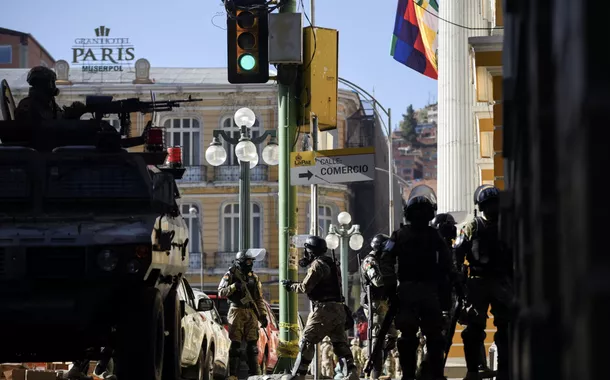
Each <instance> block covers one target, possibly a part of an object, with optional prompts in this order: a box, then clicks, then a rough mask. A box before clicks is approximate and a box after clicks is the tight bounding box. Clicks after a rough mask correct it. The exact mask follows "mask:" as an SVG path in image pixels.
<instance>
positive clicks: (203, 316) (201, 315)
mask: <svg viewBox="0 0 610 380" xmlns="http://www.w3.org/2000/svg"><path fill="white" fill-rule="evenodd" d="M199 316H200V317H201V319H203V321H204V322H205V321H207V319H206V318H205V315H203V313H199Z"/></svg>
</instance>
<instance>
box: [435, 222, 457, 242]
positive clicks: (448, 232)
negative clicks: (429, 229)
mask: <svg viewBox="0 0 610 380" xmlns="http://www.w3.org/2000/svg"><path fill="white" fill-rule="evenodd" d="M438 230H439V232H440V233H441V236H442V237H444V238H445V239H455V238H456V237H457V228H455V226H454V225H452V224H449V223H443V224H441V225H440V226H439V227H438Z"/></svg>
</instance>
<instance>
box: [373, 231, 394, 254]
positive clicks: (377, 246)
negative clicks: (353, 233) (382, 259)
mask: <svg viewBox="0 0 610 380" xmlns="http://www.w3.org/2000/svg"><path fill="white" fill-rule="evenodd" d="M389 239H390V237H389V236H388V235H385V234H377V235H375V237H373V240H371V248H373V251H375V252H381V251H382V250H383V247H384V246H385V242H386V241H388V240H389Z"/></svg>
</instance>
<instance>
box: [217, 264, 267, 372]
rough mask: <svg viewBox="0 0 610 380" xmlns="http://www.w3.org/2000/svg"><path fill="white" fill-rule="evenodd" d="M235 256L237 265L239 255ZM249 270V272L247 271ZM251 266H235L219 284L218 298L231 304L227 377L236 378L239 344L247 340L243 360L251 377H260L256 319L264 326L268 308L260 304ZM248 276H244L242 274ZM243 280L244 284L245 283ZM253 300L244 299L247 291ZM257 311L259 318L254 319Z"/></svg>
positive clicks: (260, 292) (257, 287)
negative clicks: (245, 359) (226, 299)
mask: <svg viewBox="0 0 610 380" xmlns="http://www.w3.org/2000/svg"><path fill="white" fill-rule="evenodd" d="M240 254H241V252H240V253H238V260H237V261H238V263H239V261H240V260H239V255H240ZM247 269H250V270H247ZM251 270H252V266H251V265H249V266H246V265H234V266H233V267H231V269H229V271H228V272H227V273H225V275H224V276H223V278H222V280H221V281H220V284H219V285H218V295H219V296H220V297H227V298H228V299H229V303H230V304H231V306H230V308H229V312H228V315H227V319H228V322H229V339H231V348H230V349H229V376H230V377H231V378H232V377H236V376H237V373H238V371H239V358H240V356H241V343H242V342H243V341H244V340H245V341H246V357H247V360H248V368H249V374H250V376H255V375H258V374H260V367H259V366H258V336H259V324H258V322H259V318H260V322H261V324H262V325H263V327H266V326H267V312H266V310H267V308H266V307H265V302H264V301H263V288H262V285H261V283H260V281H259V279H258V276H256V275H255V274H254V273H253V272H252V271H251ZM244 272H246V273H247V274H246V275H244V274H243V273H244ZM244 280H245V283H244ZM244 286H245V287H247V289H248V291H249V293H250V296H251V297H252V300H250V299H247V296H248V292H246V290H245V289H244ZM256 309H258V312H259V313H260V315H259V316H258V317H257V315H256Z"/></svg>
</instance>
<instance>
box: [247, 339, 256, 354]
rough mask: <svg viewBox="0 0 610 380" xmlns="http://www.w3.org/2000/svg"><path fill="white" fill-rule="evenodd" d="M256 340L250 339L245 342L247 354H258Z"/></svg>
mask: <svg viewBox="0 0 610 380" xmlns="http://www.w3.org/2000/svg"><path fill="white" fill-rule="evenodd" d="M257 343H258V341H257V340H252V341H249V342H248V343H247V344H246V352H247V353H248V355H258V344H257Z"/></svg>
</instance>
